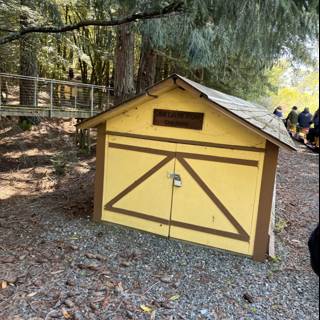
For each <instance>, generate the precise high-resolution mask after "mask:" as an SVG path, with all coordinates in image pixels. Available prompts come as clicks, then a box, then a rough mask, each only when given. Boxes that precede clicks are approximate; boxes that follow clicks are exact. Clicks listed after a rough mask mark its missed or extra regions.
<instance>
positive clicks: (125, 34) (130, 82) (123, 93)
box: [114, 24, 135, 105]
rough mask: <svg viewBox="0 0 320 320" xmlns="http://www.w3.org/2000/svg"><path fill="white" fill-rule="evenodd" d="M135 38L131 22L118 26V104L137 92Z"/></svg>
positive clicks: (116, 101) (116, 80) (116, 74)
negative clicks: (135, 82) (135, 81)
mask: <svg viewBox="0 0 320 320" xmlns="http://www.w3.org/2000/svg"><path fill="white" fill-rule="evenodd" d="M134 40H135V39H134V33H133V32H132V31H131V26H130V24H125V25H122V26H119V27H117V42H116V49H115V77H114V95H115V100H114V103H115V104H116V105H117V104H119V103H121V102H123V101H125V100H127V99H129V98H131V97H132V96H133V95H134V94H135V85H134V44H135V43H134Z"/></svg>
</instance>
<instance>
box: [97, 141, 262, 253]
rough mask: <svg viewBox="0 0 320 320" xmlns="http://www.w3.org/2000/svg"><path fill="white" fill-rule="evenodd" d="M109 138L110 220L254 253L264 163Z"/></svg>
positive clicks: (107, 208)
mask: <svg viewBox="0 0 320 320" xmlns="http://www.w3.org/2000/svg"><path fill="white" fill-rule="evenodd" d="M108 138H109V139H108V150H107V168H106V170H107V175H106V179H107V181H106V190H105V200H104V201H105V208H104V209H105V211H104V214H103V220H105V221H109V222H112V223H116V224H121V225H124V226H128V227H132V228H136V229H140V230H144V231H147V232H151V233H154V234H158V235H161V236H165V237H170V238H175V239H181V240H186V241H190V242H194V243H198V244H202V245H207V246H211V247H217V248H221V249H225V250H229V251H235V252H240V253H243V254H249V244H250V234H251V232H252V222H253V220H254V215H255V207H256V206H255V202H256V198H257V192H256V191H257V177H258V161H256V160H252V159H248V155H247V154H246V153H241V152H238V154H237V153H236V152H233V153H232V155H231V156H228V157H226V156H221V150H219V149H216V148H214V149H213V148H208V147H204V146H193V145H188V144H178V143H166V142H158V141H150V140H138V139H132V138H123V137H115V136H109V137H108Z"/></svg>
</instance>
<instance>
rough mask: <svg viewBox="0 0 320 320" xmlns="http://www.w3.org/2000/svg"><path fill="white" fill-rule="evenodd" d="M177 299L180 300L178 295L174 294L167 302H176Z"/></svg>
mask: <svg viewBox="0 0 320 320" xmlns="http://www.w3.org/2000/svg"><path fill="white" fill-rule="evenodd" d="M179 299H180V295H179V294H176V295H174V296H172V297H171V298H170V299H169V300H170V301H177V300H179Z"/></svg>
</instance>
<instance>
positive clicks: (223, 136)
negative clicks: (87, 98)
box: [102, 88, 266, 255]
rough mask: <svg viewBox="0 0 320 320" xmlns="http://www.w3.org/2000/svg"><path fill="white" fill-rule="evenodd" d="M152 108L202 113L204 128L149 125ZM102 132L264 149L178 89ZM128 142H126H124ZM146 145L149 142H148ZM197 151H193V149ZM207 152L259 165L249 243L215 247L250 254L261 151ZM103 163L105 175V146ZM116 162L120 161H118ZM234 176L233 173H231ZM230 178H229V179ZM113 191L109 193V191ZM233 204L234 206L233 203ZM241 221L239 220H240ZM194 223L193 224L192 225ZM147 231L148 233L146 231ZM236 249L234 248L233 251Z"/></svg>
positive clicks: (235, 124) (107, 184) (261, 143)
mask: <svg viewBox="0 0 320 320" xmlns="http://www.w3.org/2000/svg"><path fill="white" fill-rule="evenodd" d="M154 109H168V110H179V111H187V112H203V113H204V114H205V117H204V128H203V130H202V131H197V130H190V129H181V128H170V127H160V126H153V124H152V122H153V110H154ZM106 130H107V131H108V132H120V133H130V134H137V135H147V136H153V137H162V138H174V139H181V140H189V141H201V142H210V143H217V144H227V145H237V146H243V147H256V148H265V145H266V140H265V139H264V138H263V137H261V136H259V135H258V134H256V133H254V132H253V131H251V130H249V129H247V128H246V127H244V126H243V125H241V124H240V123H238V122H236V121H235V120H232V119H230V118H229V117H227V116H225V115H224V114H222V113H221V112H220V111H218V110H216V109H215V108H214V107H213V104H212V103H210V102H209V101H207V100H206V99H204V98H200V96H199V95H198V94H195V93H194V92H189V91H183V90H181V89H180V88H176V89H174V90H169V91H168V92H166V93H163V94H161V95H160V96H159V97H158V98H157V99H154V100H151V101H148V102H146V103H144V104H141V105H140V106H137V107H135V108H132V109H130V110H128V111H126V112H124V113H123V114H121V115H119V116H116V117H114V118H111V119H109V120H108V121H107V124H106ZM107 141H108V142H110V141H112V143H126V144H128V143H132V144H138V145H142V146H143V145H145V143H144V141H143V140H138V139H131V138H130V139H129V140H128V139H127V138H123V137H114V136H109V137H107ZM128 141H129V142H128ZM148 143H150V141H149V142H148ZM182 148H186V149H190V147H189V146H184V147H183V146H182ZM191 148H192V150H193V152H195V153H197V152H199V153H203V152H204V147H195V146H193V147H191ZM200 148H201V151H197V149H199V150H200ZM205 149H206V150H207V153H208V154H210V153H214V154H216V155H217V154H218V155H219V156H221V157H231V158H237V159H246V160H256V161H258V162H259V165H258V169H257V170H258V171H259V172H258V178H257V181H256V193H255V204H254V207H255V209H254V212H255V214H254V215H253V218H252V223H251V232H249V233H250V242H249V244H247V245H245V246H244V245H243V244H240V243H239V241H237V240H233V239H230V240H228V239H224V238H221V239H220V242H221V245H219V246H218V247H220V248H223V249H226V250H230V251H237V252H239V253H243V254H247V255H252V254H253V249H254V248H253V247H254V240H255V228H256V224H257V213H258V206H259V197H260V187H261V178H262V170H263V160H264V153H263V152H251V151H239V150H231V149H220V148H209V147H208V148H205ZM105 152H106V154H105V157H106V159H107V160H106V163H105V168H106V170H105V171H104V172H105V173H106V171H107V166H108V152H109V150H108V146H107V145H106V149H105ZM119 161H121V160H120V159H119ZM130 169H132V170H135V168H134V164H133V167H132V168H128V170H130ZM225 174H228V173H227V172H226V173H225ZM232 174H235V175H236V172H232ZM108 178H111V179H114V178H115V177H108V176H106V175H105V177H104V181H105V185H104V197H103V204H105V203H106V197H105V194H106V192H107V188H112V181H111V180H107V179H108ZM232 178H233V177H229V179H232ZM234 179H245V177H243V176H239V177H238V176H235V177H234ZM111 192H113V191H111ZM235 205H236V204H235ZM102 219H103V220H107V212H106V211H105V210H104V212H103V213H102ZM240 222H241V221H240ZM195 223H196V222H195ZM146 231H151V232H152V230H146ZM228 241H229V242H230V243H229V245H224V244H225V243H226V242H228ZM234 248H236V249H234Z"/></svg>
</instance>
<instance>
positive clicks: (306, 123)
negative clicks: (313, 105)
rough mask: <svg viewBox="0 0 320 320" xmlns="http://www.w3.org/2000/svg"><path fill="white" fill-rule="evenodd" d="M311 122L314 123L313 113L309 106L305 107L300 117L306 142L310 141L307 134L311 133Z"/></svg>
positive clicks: (301, 128) (300, 126) (302, 133)
mask: <svg viewBox="0 0 320 320" xmlns="http://www.w3.org/2000/svg"><path fill="white" fill-rule="evenodd" d="M311 123H312V114H311V113H310V110H309V108H305V109H304V110H303V112H301V113H300V115H299V117H298V124H299V130H300V133H301V136H302V138H303V140H304V143H307V142H308V140H307V134H308V133H309V130H310V126H311Z"/></svg>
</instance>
